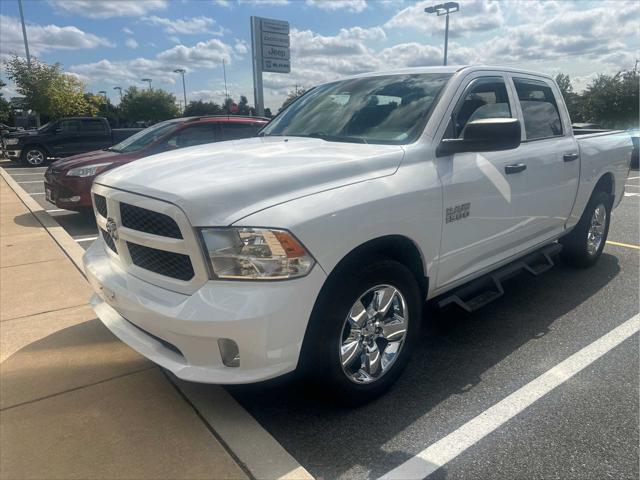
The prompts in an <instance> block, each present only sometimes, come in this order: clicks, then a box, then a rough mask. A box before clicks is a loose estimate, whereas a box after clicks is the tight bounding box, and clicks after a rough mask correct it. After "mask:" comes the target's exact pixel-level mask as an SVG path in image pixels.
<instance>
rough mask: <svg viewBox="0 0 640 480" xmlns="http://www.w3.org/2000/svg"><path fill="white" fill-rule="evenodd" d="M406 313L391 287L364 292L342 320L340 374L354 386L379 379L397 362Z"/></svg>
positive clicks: (405, 323) (405, 304)
mask: <svg viewBox="0 0 640 480" xmlns="http://www.w3.org/2000/svg"><path fill="white" fill-rule="evenodd" d="M408 325H409V312H408V311H407V302H406V301H405V299H404V296H403V295H402V293H400V291H399V290H398V289H397V288H395V287H393V286H391V285H377V286H375V287H373V288H371V289H369V290H367V291H366V292H365V293H364V294H363V295H361V296H360V298H358V300H357V301H356V302H355V303H354V304H353V305H352V307H351V310H350V311H349V314H348V315H347V317H346V318H345V321H344V325H343V327H342V334H341V336H340V341H339V348H338V355H339V360H340V364H341V365H342V371H343V372H344V374H345V375H346V376H347V378H348V379H349V380H351V381H352V382H354V383H360V384H367V383H373V382H375V381H377V380H379V379H380V378H381V377H382V376H383V375H385V374H386V373H387V372H388V371H389V370H390V369H391V367H392V366H393V364H394V363H395V362H396V360H397V359H398V356H399V355H400V351H401V350H402V347H403V345H404V342H405V339H406V336H407V327H408Z"/></svg>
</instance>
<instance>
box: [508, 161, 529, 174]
mask: <svg viewBox="0 0 640 480" xmlns="http://www.w3.org/2000/svg"><path fill="white" fill-rule="evenodd" d="M526 169H527V166H526V165H525V164H524V163H517V164H515V165H507V166H506V167H504V173H506V174H507V175H511V174H512V173H518V172H522V171H523V170H526Z"/></svg>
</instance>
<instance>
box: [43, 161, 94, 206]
mask: <svg viewBox="0 0 640 480" xmlns="http://www.w3.org/2000/svg"><path fill="white" fill-rule="evenodd" d="M94 179H95V177H66V176H65V172H62V173H53V172H52V171H51V169H49V170H47V171H46V172H45V175H44V185H45V188H46V189H48V190H50V191H51V192H52V195H53V202H52V203H54V204H55V205H56V207H58V208H65V209H67V210H81V209H87V208H92V206H93V205H92V202H91V185H92V184H93V180H94Z"/></svg>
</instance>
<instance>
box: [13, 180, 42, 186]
mask: <svg viewBox="0 0 640 480" xmlns="http://www.w3.org/2000/svg"><path fill="white" fill-rule="evenodd" d="M43 181H44V180H25V181H24V182H18V183H19V184H20V185H22V184H23V183H42V182H43Z"/></svg>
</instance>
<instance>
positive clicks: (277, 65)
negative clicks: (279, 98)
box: [251, 17, 291, 115]
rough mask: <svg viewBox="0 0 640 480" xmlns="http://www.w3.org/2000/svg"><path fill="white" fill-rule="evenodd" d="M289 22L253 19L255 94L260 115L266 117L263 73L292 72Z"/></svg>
mask: <svg viewBox="0 0 640 480" xmlns="http://www.w3.org/2000/svg"><path fill="white" fill-rule="evenodd" d="M290 47H291V39H290V37H289V22H285V21H283V20H273V19H270V18H261V17H251V51H252V54H253V94H254V98H255V105H256V111H257V113H258V115H264V95H263V91H262V72H273V73H289V72H291V52H290Z"/></svg>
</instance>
